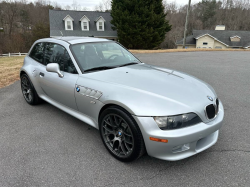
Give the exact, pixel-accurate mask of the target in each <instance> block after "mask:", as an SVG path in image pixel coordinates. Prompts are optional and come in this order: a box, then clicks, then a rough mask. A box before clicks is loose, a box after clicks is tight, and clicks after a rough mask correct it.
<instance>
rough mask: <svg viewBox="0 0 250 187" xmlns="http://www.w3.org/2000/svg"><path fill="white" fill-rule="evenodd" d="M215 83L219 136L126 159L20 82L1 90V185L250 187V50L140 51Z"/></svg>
mask: <svg viewBox="0 0 250 187" xmlns="http://www.w3.org/2000/svg"><path fill="white" fill-rule="evenodd" d="M137 56H138V57H139V59H141V60H142V61H143V62H145V63H149V64H153V65H157V66H162V67H167V68H171V69H175V70H179V71H183V72H186V73H188V74H191V75H194V76H196V77H198V78H200V79H202V80H204V81H206V82H208V83H209V84H210V85H212V86H213V87H214V88H215V90H216V91H217V94H218V96H219V98H220V99H221V100H222V102H223V104H224V108H225V120H224V125H223V127H222V129H221V131H220V136H219V140H218V142H217V144H216V145H214V146H213V147H211V148H210V149H208V150H206V151H204V152H202V153H200V154H198V155H195V156H193V157H191V158H187V159H185V160H182V161H177V162H167V161H162V160H158V159H155V158H151V157H149V156H147V155H145V156H143V157H142V158H140V159H139V160H137V161H135V162H133V163H121V162H119V161H117V160H115V159H114V158H113V157H112V156H111V155H109V153H108V152H107V151H106V149H105V147H104V146H103V144H102V142H101V139H100V137H99V132H98V131H97V130H95V129H93V128H91V127H89V126H88V125H86V124H84V123H83V122H81V121H79V120H77V119H75V118H74V117H71V116H70V115H68V114H66V113H64V112H62V111H60V110H59V109H57V108H55V107H53V106H52V105H50V104H47V103H44V104H41V105H39V106H35V107H33V106H30V105H28V104H26V102H25V101H24V99H23V96H22V95H21V92H20V85H19V84H20V82H19V81H18V82H16V83H14V84H13V85H11V86H8V87H5V88H2V89H0V186H1V187H5V186H20V187H26V186H29V187H35V186H53V187H57V186H58V187H63V186H81V187H82V186H84V187H85V186H143V187H145V186H197V187H201V186H202V187H203V186H209V187H210V186H248V187H249V186H250V99H249V98H250V97H249V94H250V52H184V53H158V54H138V55H137Z"/></svg>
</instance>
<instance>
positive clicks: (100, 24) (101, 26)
mask: <svg viewBox="0 0 250 187" xmlns="http://www.w3.org/2000/svg"><path fill="white" fill-rule="evenodd" d="M99 30H103V25H102V22H99Z"/></svg>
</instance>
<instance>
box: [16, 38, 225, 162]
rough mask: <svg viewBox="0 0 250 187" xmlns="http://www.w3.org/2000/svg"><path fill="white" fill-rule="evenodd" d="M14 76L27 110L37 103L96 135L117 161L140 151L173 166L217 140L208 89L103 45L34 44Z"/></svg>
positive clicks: (217, 111)
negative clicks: (93, 130)
mask: <svg viewBox="0 0 250 187" xmlns="http://www.w3.org/2000/svg"><path fill="white" fill-rule="evenodd" d="M20 78H21V90H22V94H23V96H24V99H25V100H26V101H27V103H28V104H30V105H36V104H39V102H40V101H41V100H45V101H47V102H48V103H50V104H52V105H54V106H56V107H58V108H59V109H61V110H63V111H65V112H66V113H68V114H70V115H72V116H74V117H76V118H78V119H79V120H81V121H83V122H85V123H87V124H89V125H91V126H93V127H94V128H96V129H99V131H100V137H101V139H102V141H103V144H104V146H105V147H106V148H107V150H108V151H109V152H110V154H111V155H112V156H114V157H115V158H116V159H118V160H120V161H124V162H128V161H133V160H135V159H137V158H139V157H140V156H142V155H143V154H144V153H147V154H148V155H150V156H152V157H156V158H159V159H163V160H169V161H175V160H181V159H184V158H187V157H189V156H192V155H194V154H197V153H199V152H201V151H204V150H205V149H207V148H209V147H211V146H212V145H214V144H215V143H216V142H217V139H218V135H219V129H220V128H221V126H222V121H223V117H224V109H223V105H222V103H221V101H220V100H219V99H218V98H217V95H216V93H215V91H214V89H213V88H212V87H211V86H210V85H208V84H207V83H205V82H203V81H201V80H199V79H197V78H195V77H193V76H189V75H187V74H185V73H181V72H178V71H174V70H170V69H165V68H161V67H156V66H152V65H148V64H145V63H142V62H141V61H140V60H139V59H137V58H136V57H135V56H133V55H132V54H131V53H130V52H129V51H128V50H126V49H125V48H124V47H123V46H122V45H120V44H119V43H117V42H114V41H110V40H107V39H98V38H92V37H81V38H79V37H61V38H47V39H41V40H38V41H36V42H35V43H34V44H33V46H32V47H31V49H30V51H29V53H28V55H27V56H26V57H25V59H24V64H23V67H22V68H21V70H20Z"/></svg>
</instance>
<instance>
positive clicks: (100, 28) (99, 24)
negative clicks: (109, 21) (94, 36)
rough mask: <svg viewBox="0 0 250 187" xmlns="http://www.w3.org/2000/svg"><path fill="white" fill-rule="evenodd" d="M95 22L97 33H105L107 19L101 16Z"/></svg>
mask: <svg viewBox="0 0 250 187" xmlns="http://www.w3.org/2000/svg"><path fill="white" fill-rule="evenodd" d="M95 22H96V29H97V31H104V24H105V19H104V18H103V17H102V16H100V17H98V18H97V19H96V21H95Z"/></svg>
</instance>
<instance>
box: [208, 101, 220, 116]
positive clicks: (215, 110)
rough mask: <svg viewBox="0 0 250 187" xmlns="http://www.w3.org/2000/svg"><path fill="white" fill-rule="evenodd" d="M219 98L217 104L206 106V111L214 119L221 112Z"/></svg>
mask: <svg viewBox="0 0 250 187" xmlns="http://www.w3.org/2000/svg"><path fill="white" fill-rule="evenodd" d="M219 103H220V102H219V99H216V101H215V104H211V105H208V106H206V109H205V113H206V116H207V118H208V119H213V118H215V116H216V115H217V114H218V112H219Z"/></svg>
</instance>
